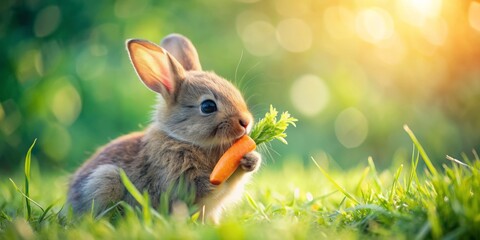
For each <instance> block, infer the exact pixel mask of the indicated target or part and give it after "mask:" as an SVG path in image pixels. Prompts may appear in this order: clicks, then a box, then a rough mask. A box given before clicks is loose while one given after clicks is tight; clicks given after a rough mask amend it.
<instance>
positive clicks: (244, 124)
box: [238, 117, 250, 129]
mask: <svg viewBox="0 0 480 240" xmlns="http://www.w3.org/2000/svg"><path fill="white" fill-rule="evenodd" d="M238 122H239V123H240V126H242V127H243V128H245V129H246V128H247V127H248V125H249V124H250V119H248V118H246V117H242V118H240V119H239V121H238Z"/></svg>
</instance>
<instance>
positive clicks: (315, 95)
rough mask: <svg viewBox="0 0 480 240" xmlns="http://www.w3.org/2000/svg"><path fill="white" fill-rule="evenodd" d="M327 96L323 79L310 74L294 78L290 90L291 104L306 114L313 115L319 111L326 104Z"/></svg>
mask: <svg viewBox="0 0 480 240" xmlns="http://www.w3.org/2000/svg"><path fill="white" fill-rule="evenodd" d="M329 97H330V95H329V92H328V88H327V86H326V85H325V83H324V81H323V80H322V79H320V78H319V77H317V76H315V75H311V74H309V75H304V76H301V77H300V78H298V79H297V80H295V82H294V83H293V85H292V88H291V90H290V98H291V100H292V103H293V106H295V108H296V109H297V110H298V111H299V112H301V113H303V114H304V115H306V116H314V115H316V114H318V113H319V112H321V111H322V110H323V109H324V108H325V106H326V105H327V102H328V100H329Z"/></svg>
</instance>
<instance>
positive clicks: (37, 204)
mask: <svg viewBox="0 0 480 240" xmlns="http://www.w3.org/2000/svg"><path fill="white" fill-rule="evenodd" d="M9 179H10V182H11V183H12V185H13V187H14V188H15V190H17V192H19V193H20V194H22V196H23V197H24V198H25V199H28V201H29V202H32V203H33V204H34V205H36V206H37V207H38V208H40V210H42V212H45V210H44V209H43V207H42V206H41V205H40V204H39V203H37V202H35V201H34V200H33V199H31V198H30V197H29V196H27V195H26V194H25V193H23V192H22V190H20V188H19V187H18V186H17V184H15V182H14V181H13V180H12V179H11V178H9Z"/></svg>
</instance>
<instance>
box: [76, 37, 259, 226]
mask: <svg viewBox="0 0 480 240" xmlns="http://www.w3.org/2000/svg"><path fill="white" fill-rule="evenodd" d="M161 46H162V47H163V48H162V47H159V46H158V45H156V44H154V43H151V42H148V41H144V40H137V39H133V40H128V41H127V50H128V53H129V56H130V59H131V61H132V64H133V67H134V68H135V70H136V72H137V74H138V76H139V77H140V79H141V80H142V81H143V83H144V84H145V85H146V86H147V87H148V88H150V89H151V90H153V91H155V92H157V93H159V94H160V96H161V98H158V99H159V103H158V105H157V110H156V113H155V116H154V118H153V121H152V123H151V124H150V126H149V127H148V128H147V129H146V130H145V131H143V132H136V133H131V134H128V135H125V136H122V137H119V138H117V139H115V140H113V141H112V142H110V143H109V144H107V145H106V146H104V147H102V148H101V149H99V150H98V151H97V152H96V153H95V154H94V155H93V156H92V157H91V158H90V159H89V160H88V161H87V162H85V163H84V164H83V166H82V167H81V168H80V169H78V170H77V172H76V173H75V175H74V176H73V178H72V181H71V182H70V188H69V191H68V203H69V204H70V205H71V207H72V209H73V210H74V212H77V213H81V212H85V211H88V210H90V208H91V206H92V201H93V202H94V204H93V206H94V209H95V211H96V212H97V213H99V212H100V211H102V210H105V209H106V208H107V207H108V206H109V205H110V204H111V203H114V202H118V201H120V200H123V201H125V202H127V203H129V204H132V205H134V204H136V203H135V200H134V199H133V197H132V196H131V195H130V194H129V193H127V191H126V190H125V188H124V186H123V184H122V182H121V180H120V176H119V169H123V170H124V171H125V172H126V174H127V176H128V177H129V178H130V180H131V181H132V182H133V183H134V185H135V186H136V187H137V189H139V190H141V191H143V190H146V191H147V192H148V193H149V196H150V198H151V203H152V205H153V206H154V207H158V204H159V202H160V199H161V198H162V196H163V195H164V194H166V193H167V192H169V189H170V190H171V189H172V188H174V189H175V188H178V189H177V190H178V191H188V190H190V191H192V192H193V196H192V198H193V203H194V204H196V205H197V206H198V207H199V208H200V209H204V211H202V217H205V218H206V219H209V220H211V221H213V222H218V221H219V217H220V214H221V212H222V209H223V208H224V207H225V206H226V205H227V203H229V202H232V200H234V199H238V197H239V196H240V194H241V192H242V190H243V186H244V184H245V182H246V181H247V180H248V178H249V176H250V175H251V173H252V172H254V171H256V170H257V169H258V168H259V166H260V164H261V156H260V154H258V153H257V152H255V151H254V152H250V153H248V154H246V155H245V156H244V157H243V159H242V160H241V167H239V168H238V169H237V170H236V172H235V173H234V174H233V175H232V176H231V177H230V178H229V179H228V180H227V181H226V182H225V183H222V184H221V185H218V186H215V185H212V184H211V183H210V182H209V175H210V173H211V172H212V170H213V168H214V166H215V164H216V163H217V161H218V159H219V158H220V156H221V155H222V154H223V153H224V152H225V151H226V150H227V149H228V148H229V147H230V146H231V144H232V143H233V142H234V141H235V140H236V139H238V138H239V137H241V136H243V135H244V134H247V133H248V132H249V131H250V129H251V127H252V124H253V119H252V115H251V113H250V112H249V110H248V108H247V106H246V104H245V101H244V99H243V97H242V95H241V94H240V92H239V91H238V90H237V89H236V88H235V87H234V86H233V85H232V84H231V83H229V82H228V81H226V80H225V79H223V78H221V77H219V76H217V75H216V74H215V73H213V72H205V71H202V69H201V65H200V62H199V59H198V55H197V51H196V49H195V47H194V46H193V45H192V43H191V42H190V40H188V39H187V38H185V37H184V36H181V35H178V34H171V35H169V36H167V37H166V38H165V39H164V40H163V41H162V43H161ZM182 184H183V185H184V186H186V188H182V189H180V188H179V185H182ZM181 194H182V193H181V192H180V193H178V192H177V194H170V195H169V203H170V204H172V203H173V202H175V201H177V200H179V199H177V198H179V196H180V195H181Z"/></svg>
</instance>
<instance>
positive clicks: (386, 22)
mask: <svg viewBox="0 0 480 240" xmlns="http://www.w3.org/2000/svg"><path fill="white" fill-rule="evenodd" d="M356 30H357V33H358V35H359V36H360V37H361V38H362V39H363V40H365V41H367V42H370V43H374V44H375V43H379V42H381V41H383V40H385V39H388V38H389V37H391V36H392V35H393V33H394V28H393V20H392V17H391V16H390V14H389V13H388V12H387V11H385V10H383V9H381V8H368V9H365V10H361V11H360V12H359V13H358V15H357V19H356Z"/></svg>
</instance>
